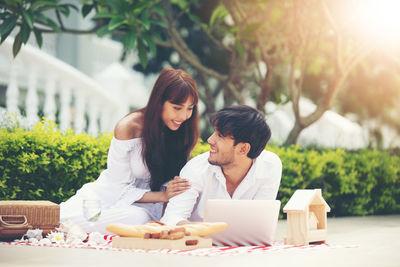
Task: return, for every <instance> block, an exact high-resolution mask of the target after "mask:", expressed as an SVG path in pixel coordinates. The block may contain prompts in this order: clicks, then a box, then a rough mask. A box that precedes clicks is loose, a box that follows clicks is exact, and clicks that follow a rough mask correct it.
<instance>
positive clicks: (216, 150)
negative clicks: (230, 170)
mask: <svg viewBox="0 0 400 267" xmlns="http://www.w3.org/2000/svg"><path fill="white" fill-rule="evenodd" d="M207 142H208V143H209V144H210V147H211V150H210V156H209V157H208V162H209V163H210V164H212V165H217V166H221V167H222V166H227V165H229V164H232V163H233V162H234V159H235V148H236V147H235V146H234V143H235V141H234V140H233V137H231V136H223V135H222V134H221V133H220V132H218V130H217V129H215V130H214V133H213V134H212V135H211V136H210V137H209V138H208V139H207Z"/></svg>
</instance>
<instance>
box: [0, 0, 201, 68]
mask: <svg viewBox="0 0 400 267" xmlns="http://www.w3.org/2000/svg"><path fill="white" fill-rule="evenodd" d="M192 1H193V0H192ZM192 1H184V0H181V1H175V2H176V3H175V4H176V5H177V6H178V7H180V8H186V7H187V6H188V5H190V3H191V2H192ZM194 2H195V1H194ZM73 11H75V12H78V13H80V15H81V16H82V17H88V16H92V17H91V18H92V19H93V20H94V21H95V23H96V26H95V27H94V28H93V29H68V28H66V27H65V26H64V23H63V20H64V19H65V18H68V17H69V15H70V13H71V12H73ZM90 14H92V15H90ZM166 14H167V15H168V12H166V10H165V9H164V7H163V5H162V3H161V1H160V0H142V1H125V0H82V5H79V8H78V5H73V4H66V3H65V1H62V0H47V1H37V0H21V1H5V2H4V3H0V25H1V26H0V36H1V43H2V42H3V41H4V40H5V39H6V38H7V37H8V35H9V34H10V33H11V31H12V30H13V29H14V28H19V32H18V34H17V35H16V37H15V39H14V44H13V54H14V57H15V56H17V54H18V52H19V51H20V49H21V46H22V44H26V43H27V42H28V40H29V37H30V34H31V33H32V32H33V33H34V35H35V37H36V42H37V44H38V45H39V47H41V46H42V43H43V37H42V34H43V33H46V32H58V33H61V32H66V33H73V34H79V33H96V34H97V35H98V36H99V37H102V36H105V35H108V34H115V35H118V36H120V38H121V40H122V43H123V45H124V48H125V49H126V50H127V51H131V50H134V49H137V51H138V54H139V59H140V63H141V64H142V66H143V68H146V65H147V63H148V56H149V55H148V53H149V52H150V53H151V54H153V55H155V53H156V44H155V42H154V40H153V37H155V38H157V39H160V35H159V32H160V29H163V28H167V26H166V24H165V23H164V22H163V21H162V20H161V19H160V16H165V15H166ZM49 15H50V16H49ZM51 15H53V16H51ZM51 17H56V18H57V19H55V20H53V19H52V18H51Z"/></svg>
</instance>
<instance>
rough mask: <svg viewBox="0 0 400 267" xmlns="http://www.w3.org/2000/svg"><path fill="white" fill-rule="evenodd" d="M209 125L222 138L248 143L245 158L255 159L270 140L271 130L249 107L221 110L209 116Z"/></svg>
mask: <svg viewBox="0 0 400 267" xmlns="http://www.w3.org/2000/svg"><path fill="white" fill-rule="evenodd" d="M211 123H212V125H213V126H214V128H216V130H218V132H219V133H220V134H222V135H223V136H232V137H233V139H234V140H235V142H234V145H237V144H238V143H249V144H250V146H251V148H250V151H249V153H247V156H248V157H249V158H252V159H254V158H256V157H258V156H259V155H260V153H261V152H262V151H263V150H264V149H265V146H266V145H267V143H268V141H269V139H270V138H271V130H270V128H269V126H268V124H267V123H266V121H265V118H264V115H263V114H262V113H261V112H260V111H258V110H256V109H254V108H252V107H249V106H244V105H238V106H230V107H226V108H223V109H221V110H220V111H218V112H216V113H214V114H213V115H211Z"/></svg>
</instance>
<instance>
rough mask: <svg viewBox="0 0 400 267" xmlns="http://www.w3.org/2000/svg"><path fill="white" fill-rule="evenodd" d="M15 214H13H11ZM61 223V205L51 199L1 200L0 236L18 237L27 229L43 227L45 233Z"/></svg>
mask: <svg viewBox="0 0 400 267" xmlns="http://www.w3.org/2000/svg"><path fill="white" fill-rule="evenodd" d="M10 215H13V216H10ZM59 225H60V207H59V206H58V205H57V204H55V203H53V202H50V201H26V200H12V201H7V200H5V201H0V238H18V237H21V236H22V235H23V234H25V233H26V231H27V229H36V228H39V229H42V230H43V235H47V234H48V233H50V232H51V231H54V230H55V228H56V227H58V226H59Z"/></svg>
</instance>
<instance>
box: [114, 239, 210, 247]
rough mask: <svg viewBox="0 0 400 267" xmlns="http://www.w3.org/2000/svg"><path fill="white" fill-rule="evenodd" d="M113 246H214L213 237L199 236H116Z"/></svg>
mask: <svg viewBox="0 0 400 267" xmlns="http://www.w3.org/2000/svg"><path fill="white" fill-rule="evenodd" d="M112 247H113V248H139V249H196V248H210V247H212V239H211V238H202V237H198V236H185V237H183V238H181V239H177V240H166V239H144V238H136V237H114V238H113V239H112Z"/></svg>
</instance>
